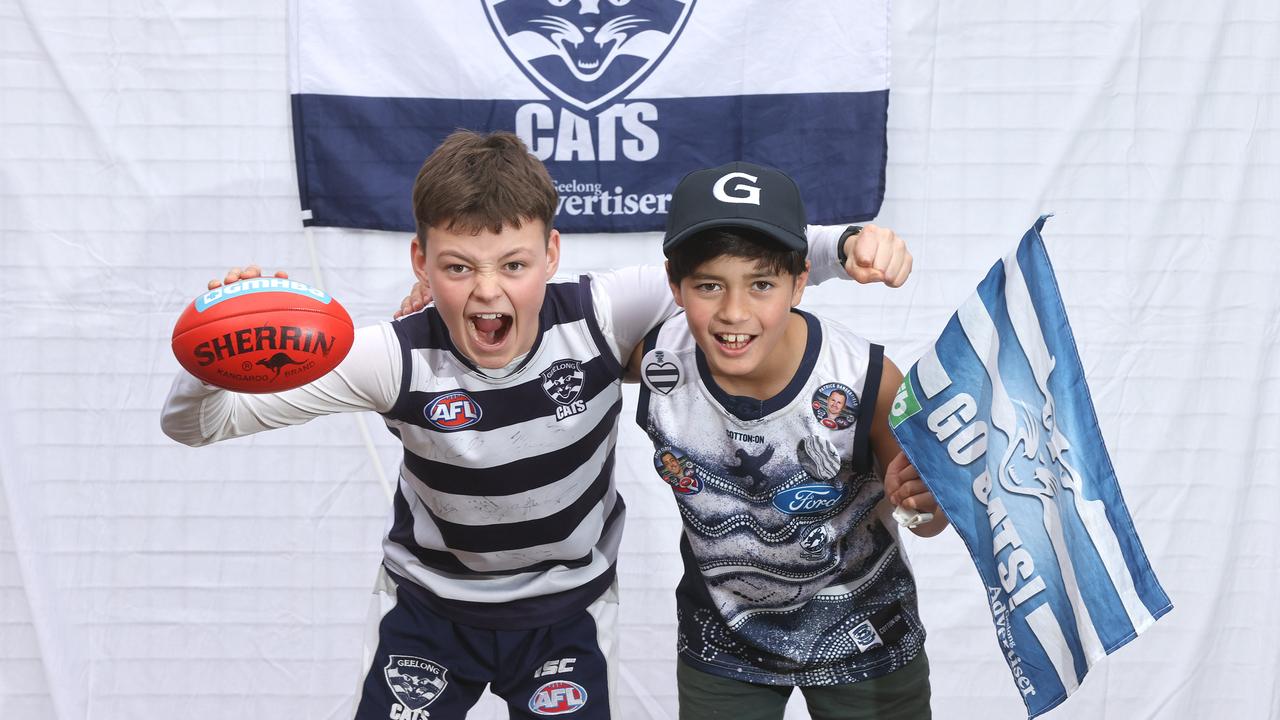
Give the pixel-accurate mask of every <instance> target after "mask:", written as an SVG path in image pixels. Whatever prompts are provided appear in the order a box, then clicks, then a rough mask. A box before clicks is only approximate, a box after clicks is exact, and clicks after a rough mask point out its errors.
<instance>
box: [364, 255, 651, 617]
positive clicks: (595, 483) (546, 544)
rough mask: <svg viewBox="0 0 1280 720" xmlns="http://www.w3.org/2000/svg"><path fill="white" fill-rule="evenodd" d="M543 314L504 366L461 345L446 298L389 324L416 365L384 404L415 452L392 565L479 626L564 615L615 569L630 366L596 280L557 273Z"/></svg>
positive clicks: (404, 479) (402, 488) (398, 507)
mask: <svg viewBox="0 0 1280 720" xmlns="http://www.w3.org/2000/svg"><path fill="white" fill-rule="evenodd" d="M539 324H540V330H539V336H538V339H537V341H536V343H535V345H534V347H533V348H532V349H531V350H530V351H529V353H528V354H527V355H526V356H525V357H524V358H523V359H522V360H520V361H519V363H518V365H516V367H515V368H514V369H512V370H511V371H510V372H509V373H508V374H505V375H504V376H502V377H500V378H495V377H492V376H490V375H488V374H486V373H485V372H483V371H481V370H478V369H477V368H476V367H475V366H474V365H473V364H471V363H470V361H468V360H467V359H466V358H465V357H463V356H462V355H460V354H459V353H457V351H456V350H455V349H454V348H453V346H452V344H451V343H450V342H449V339H448V331H447V330H446V328H445V325H444V322H443V320H442V319H441V317H440V315H439V313H438V312H437V311H436V309H435V308H434V307H429V308H427V309H426V310H424V311H422V312H420V313H416V314H414V315H410V316H407V317H404V318H401V319H400V320H398V321H397V322H395V323H393V325H392V326H393V328H394V330H395V333H396V337H397V338H398V340H399V342H400V348H401V352H402V357H403V367H404V372H403V374H402V380H401V390H400V393H399V396H398V399H397V401H396V403H395V406H394V407H392V408H391V410H390V411H388V412H386V413H384V414H383V415H384V417H385V419H386V422H387V427H388V428H390V430H391V431H392V432H393V433H394V434H395V435H396V436H397V437H398V438H399V439H400V441H401V442H402V443H403V444H404V461H403V464H402V466H401V470H400V482H399V486H398V488H397V490H396V495H395V500H394V505H395V507H394V519H393V521H392V526H391V529H390V530H389V531H388V534H387V537H386V539H385V541H384V550H385V558H386V564H387V567H388V569H389V570H390V571H391V572H392V573H394V574H395V575H398V576H400V577H402V578H406V579H408V580H410V581H412V583H414V584H416V585H418V586H421V587H423V588H426V589H427V590H428V591H429V593H428V595H427V596H426V597H425V599H426V600H427V602H429V603H430V604H432V605H433V606H435V607H436V608H437V609H438V610H439V611H440V612H441V613H443V614H445V615H447V616H449V617H452V618H454V619H456V620H458V621H460V622H463V623H466V624H470V625H477V626H480V627H497V628H501V627H520V626H526V625H528V622H529V618H538V619H539V622H547V623H550V622H554V621H555V620H556V619H558V618H560V617H563V616H565V615H567V614H569V613H572V612H575V611H577V610H580V609H582V608H584V607H586V606H587V605H588V604H590V603H591V601H593V600H595V599H596V598H597V597H598V596H599V595H600V594H601V593H603V592H604V591H605V589H606V588H607V587H608V586H609V584H610V583H611V582H612V581H613V578H614V565H615V563H616V560H617V551H618V544H619V542H620V541H621V535H622V527H623V518H624V515H625V512H624V505H623V502H622V498H621V497H620V496H619V495H618V493H617V490H616V488H615V486H614V482H613V464H614V449H615V448H614V445H615V442H616V439H617V427H618V423H617V420H618V414H619V413H620V412H621V410H622V394H621V386H620V380H621V377H622V367H621V365H620V364H619V361H618V357H617V356H616V355H615V353H614V350H613V349H612V348H611V347H610V343H609V342H607V340H606V339H605V337H604V335H603V334H602V332H601V330H600V326H599V324H598V322H597V318H596V315H595V309H594V306H593V302H592V293H591V279H590V278H588V277H586V276H583V277H582V278H581V279H580V280H579V281H578V282H553V283H550V284H548V286H547V295H546V301H545V302H544V303H543V307H542V312H541V315H540V317H539ZM402 586H403V583H402ZM412 590H413V588H412V587H410V591H412Z"/></svg>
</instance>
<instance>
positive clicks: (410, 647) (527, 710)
mask: <svg viewBox="0 0 1280 720" xmlns="http://www.w3.org/2000/svg"><path fill="white" fill-rule="evenodd" d="M616 618H617V592H616V590H614V589H613V588H610V589H609V590H607V591H606V592H605V594H604V595H602V596H601V598H600V599H599V600H597V601H596V602H595V603H592V605H591V607H589V608H587V609H585V610H582V611H580V612H578V613H576V614H575V615H572V616H570V617H568V618H566V619H564V620H561V621H559V622H557V623H555V624H553V625H548V626H546V627H540V628H534V629H531V630H488V629H484V628H475V627H469V626H466V625H460V624H458V623H456V622H453V621H452V620H449V619H447V618H445V617H443V616H442V615H440V614H438V613H436V612H434V611H433V610H432V609H431V608H429V607H428V606H427V605H426V604H425V603H423V602H422V601H421V600H417V599H415V598H414V597H413V595H412V594H410V593H408V592H399V593H396V599H395V605H394V607H392V608H391V609H390V610H389V611H387V612H386V614H384V615H383V616H382V620H381V622H380V623H379V624H378V641H377V651H376V653H375V654H374V656H373V662H372V664H371V665H370V666H369V670H368V674H367V675H366V676H365V679H364V684H363V687H362V690H361V696H360V702H359V704H358V705H357V707H356V712H355V718H356V720H426V718H431V719H432V720H441V719H442V718H444V719H447V720H452V719H454V718H459V719H461V718H465V717H466V714H467V710H469V709H470V708H471V707H472V706H473V705H475V704H476V702H477V701H478V700H479V699H480V695H481V693H482V692H484V689H485V686H486V685H488V686H490V689H491V690H492V692H493V694H495V695H497V696H498V697H500V698H502V699H503V700H505V701H506V702H507V707H508V708H509V712H510V716H511V717H512V718H544V717H554V716H559V715H572V716H573V720H600V719H604V720H607V718H609V691H610V689H611V688H610V683H609V668H608V659H609V655H611V654H612V645H613V644H614V637H615V634H614V625H615V623H616ZM597 619H599V621H597Z"/></svg>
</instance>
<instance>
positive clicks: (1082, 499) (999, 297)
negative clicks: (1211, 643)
mask: <svg viewBox="0 0 1280 720" xmlns="http://www.w3.org/2000/svg"><path fill="white" fill-rule="evenodd" d="M1044 222H1045V218H1044V217H1041V218H1040V219H1039V220H1038V221H1036V224H1035V226H1034V227H1032V228H1031V229H1030V230H1028V231H1027V233H1026V235H1024V236H1023V238H1022V242H1021V243H1020V244H1019V246H1018V247H1017V249H1016V250H1015V251H1014V252H1012V253H1011V254H1009V255H1008V256H1007V257H1005V258H1004V259H1003V260H1001V261H1000V262H997V263H996V264H995V267H993V268H992V269H991V272H990V273H988V274H987V277H986V279H984V280H983V281H982V283H981V284H980V285H979V286H978V289H977V292H975V293H974V294H973V296H971V297H970V298H969V299H968V300H967V301H966V302H965V303H964V305H962V306H961V307H960V309H959V310H958V311H957V312H956V313H955V315H953V316H952V318H951V320H950V321H949V322H948V323H947V326H946V328H945V329H944V330H943V332H942V336H941V337H939V338H938V340H937V342H936V343H935V344H934V346H933V347H932V348H930V349H929V350H928V351H927V352H925V354H924V356H923V357H922V358H921V359H920V361H919V362H917V363H916V364H915V366H913V367H912V368H911V370H910V371H909V372H908V373H907V375H906V377H905V378H904V379H903V381H902V385H901V386H900V387H899V389H898V394H897V398H896V399H895V400H894V404H893V408H892V409H891V411H890V416H889V424H890V426H891V427H892V428H893V431H894V434H895V435H896V436H897V438H898V442H899V443H900V444H901V446H902V449H903V451H905V452H906V453H907V456H908V457H909V458H910V459H911V462H912V464H913V465H915V466H916V468H917V469H918V470H919V471H920V474H921V477H922V478H923V479H924V481H925V484H926V485H928V487H929V490H930V491H931V492H932V493H933V494H934V496H935V497H937V499H938V503H939V504H940V505H941V506H942V509H943V511H944V512H946V514H947V517H948V518H950V520H951V524H952V525H953V526H954V527H955V529H956V532H958V533H959V534H960V537H961V538H963V540H964V543H965V545H966V546H967V547H968V549H969V553H970V555H972V556H973V561H974V564H975V565H976V566H977V568H978V574H979V575H981V577H982V582H983V585H984V587H985V591H986V596H987V604H988V606H989V607H990V609H991V616H992V620H993V622H994V623H995V627H996V638H997V641H998V642H999V645H1000V650H1001V652H1002V653H1003V655H1004V658H1005V660H1006V661H1007V662H1008V664H1009V669H1010V670H1011V671H1012V672H1013V678H1014V683H1015V684H1016V686H1017V688H1018V690H1019V692H1020V693H1021V694H1022V699H1023V701H1024V702H1025V703H1026V706H1027V714H1028V717H1035V716H1036V715H1039V714H1041V713H1044V712H1045V711H1047V710H1049V709H1050V708H1052V707H1054V706H1056V705H1057V704H1058V703H1060V702H1062V701H1063V700H1064V699H1066V697H1067V696H1068V695H1070V694H1071V693H1072V692H1073V691H1074V690H1075V689H1076V688H1077V687H1078V686H1079V685H1080V682H1081V681H1082V680H1083V679H1084V676H1085V674H1086V673H1087V672H1088V671H1089V668H1090V667H1091V666H1092V665H1093V664H1094V663H1095V662H1097V661H1098V660H1100V659H1101V658H1102V657H1103V656H1105V655H1107V654H1108V653H1111V652H1113V651H1115V650H1116V649H1117V648H1119V647H1120V646H1122V645H1124V644H1125V643H1127V642H1129V641H1130V640H1132V639H1133V638H1135V637H1136V636H1137V635H1138V634H1139V633H1141V632H1143V631H1144V630H1146V629H1147V628H1149V627H1151V625H1152V623H1154V622H1155V621H1156V619H1157V618H1159V617H1160V616H1162V615H1164V614H1165V613H1166V612H1168V611H1169V610H1170V609H1172V607H1173V606H1172V604H1171V603H1170V602H1169V597H1168V596H1167V595H1165V592H1164V590H1163V589H1162V588H1161V587H1160V583H1159V581H1158V580H1157V579H1156V576H1155V573H1154V572H1153V571H1152V569H1151V565H1150V564H1149V563H1148V562H1147V556H1146V553H1145V552H1144V551H1143V549H1142V543H1141V542H1140V541H1139V540H1138V535H1137V533H1136V531H1135V530H1134V528H1133V521H1132V519H1131V518H1130V517H1129V511H1128V508H1126V507H1125V504H1124V498H1123V497H1121V495H1120V486H1119V484H1118V482H1117V480H1116V476H1115V471H1114V470H1113V469H1112V466H1111V458H1110V457H1109V456H1108V455H1107V449H1106V447H1105V446H1104V445H1103V441H1102V433H1101V431H1100V430H1099V429H1098V420H1097V416H1096V413H1095V412H1094V408H1093V402H1092V400H1091V399H1090V395H1089V388H1088V385H1086V384H1085V378H1084V371H1083V369H1082V367H1081V365H1080V358H1079V356H1078V355H1077V354H1076V344H1075V339H1074V337H1073V336H1072V334H1071V327H1070V325H1068V324H1067V315H1066V310H1065V308H1064V307H1063V304H1062V298H1061V296H1060V294H1059V292H1058V283H1057V279H1056V278H1055V277H1054V274H1053V268H1052V267H1051V266H1050V264H1049V256H1048V254H1047V253H1046V252H1045V247H1044V241H1043V239H1042V238H1041V236H1040V230H1041V229H1042V228H1043V227H1044Z"/></svg>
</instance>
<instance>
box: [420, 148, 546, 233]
mask: <svg viewBox="0 0 1280 720" xmlns="http://www.w3.org/2000/svg"><path fill="white" fill-rule="evenodd" d="M556 199H557V196H556V188H555V185H554V184H553V183H552V182H551V176H550V175H549V174H548V173H547V168H546V166H544V165H543V164H542V163H541V162H540V161H539V160H538V159H537V158H535V157H534V156H532V155H530V154H529V150H528V148H526V147H525V145H524V142H523V141H521V140H520V138H519V137H517V136H516V135H514V134H513V133H509V132H502V131H499V132H494V133H490V134H488V135H481V134H480V133H475V132H471V131H469V130H457V131H455V132H453V133H452V134H450V135H449V137H447V138H445V139H444V142H442V143H440V147H437V148H436V149H435V152H433V153H431V155H430V157H428V158H427V160H426V162H424V163H423V164H422V169H421V170H419V171H418V178H417V179H416V180H414V182H413V218H414V223H415V225H416V229H417V232H418V242H420V243H425V242H426V240H427V228H429V227H432V226H434V227H438V228H444V229H448V230H455V231H461V232H471V233H478V232H480V231H481V230H485V229H487V230H489V231H490V232H493V233H499V232H502V229H503V228H504V227H516V228H518V227H520V226H522V225H523V224H524V223H526V222H533V221H538V220H540V221H542V224H543V226H544V227H545V229H546V232H547V235H548V237H550V233H551V220H552V218H554V217H555V214H556Z"/></svg>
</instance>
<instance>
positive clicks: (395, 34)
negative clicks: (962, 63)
mask: <svg viewBox="0 0 1280 720" xmlns="http://www.w3.org/2000/svg"><path fill="white" fill-rule="evenodd" d="M290 74H291V82H290V91H291V93H292V98H293V123H294V146H295V155H296V159H297V165H298V183H299V190H300V194H301V198H302V208H303V218H304V222H306V223H307V224H309V225H324V226H338V227H358V228H375V229H384V230H412V229H413V215H412V211H411V207H410V190H411V188H412V185H413V180H414V177H415V175H416V174H417V171H418V168H419V166H421V164H422V161H423V160H424V159H426V156H427V155H428V154H430V152H431V151H432V150H433V149H434V148H435V147H436V146H437V145H438V144H439V142H440V141H441V140H442V139H443V138H444V137H445V136H446V135H448V134H449V133H450V132H452V131H453V130H455V129H457V128H467V129H472V130H478V131H488V130H500V129H501V130H512V131H514V132H516V133H517V134H519V135H520V136H521V137H522V138H524V141H525V142H526V143H527V144H528V145H529V148H530V150H531V151H532V152H533V154H534V155H536V156H537V157H538V158H540V159H541V160H543V161H545V162H546V164H547V167H548V169H549V170H550V171H551V176H552V178H554V180H555V181H556V185H557V188H558V190H559V191H560V196H561V197H560V210H559V213H558V216H557V222H556V224H557V227H559V228H560V229H561V230H565V231H570V232H623V231H641V230H659V229H661V228H662V227H664V225H665V222H666V206H667V203H668V202H669V201H670V196H671V190H672V189H673V188H674V187H675V185H676V182H677V181H679V179H680V178H681V177H683V176H684V174H685V173H686V172H688V171H690V170H693V169H697V168H701V167H711V166H714V165H719V164H722V163H725V162H729V161H732V160H750V161H753V162H758V163H763V164H767V165H773V166H776V167H779V168H781V169H783V170H785V171H786V172H788V173H789V174H790V175H791V176H792V177H794V178H795V179H796V181H797V182H798V183H799V184H800V188H801V190H802V192H803V193H804V198H805V203H806V205H807V207H808V212H809V219H810V221H811V222H814V223H838V222H846V221H848V222H852V221H858V220H867V219H870V218H872V217H874V216H875V215H876V213H877V212H878V211H879V209H880V203H881V200H882V199H883V196H884V169H885V156H886V145H885V119H886V117H887V109H888V102H889V28H888V0H842V1H841V2H830V1H829V0H791V1H790V2H776V0H735V1H734V2H724V1H723V0H720V1H716V0H433V1H432V2H422V1H421V0H381V1H380V2H376V3H369V2H359V1H357V0H292V2H291V13H290Z"/></svg>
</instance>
